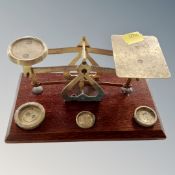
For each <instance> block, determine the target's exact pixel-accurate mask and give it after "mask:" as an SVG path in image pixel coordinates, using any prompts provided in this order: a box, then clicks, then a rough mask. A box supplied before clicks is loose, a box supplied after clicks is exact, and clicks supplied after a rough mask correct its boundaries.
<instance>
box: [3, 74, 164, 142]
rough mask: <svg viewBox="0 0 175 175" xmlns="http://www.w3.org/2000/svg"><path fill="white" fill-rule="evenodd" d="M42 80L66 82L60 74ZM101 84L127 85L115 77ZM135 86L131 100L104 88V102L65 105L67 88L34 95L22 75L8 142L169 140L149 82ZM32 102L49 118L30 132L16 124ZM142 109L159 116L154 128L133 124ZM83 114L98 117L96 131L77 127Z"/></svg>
mask: <svg viewBox="0 0 175 175" xmlns="http://www.w3.org/2000/svg"><path fill="white" fill-rule="evenodd" d="M38 78H39V80H40V81H50V80H61V79H63V77H62V76H61V75H60V74H57V73H48V74H38ZM100 80H101V81H108V82H109V81H111V82H116V83H117V82H118V83H121V82H125V81H126V79H121V78H120V79H119V78H118V77H116V76H115V75H112V74H105V75H103V76H102V78H101V79H100ZM132 85H133V88H134V91H133V93H132V94H131V95H129V96H126V95H124V94H122V93H121V89H120V88H119V87H114V86H104V85H103V86H102V88H103V89H104V92H105V97H104V98H103V100H102V101H101V102H64V100H63V98H62V96H61V90H62V88H63V87H64V85H63V84H57V85H46V86H44V92H43V93H42V94H41V95H34V94H32V86H31V84H30V81H29V79H27V78H25V77H24V76H23V75H22V76H21V78H20V82H19V89H18V92H17V98H16V101H15V105H14V109H13V110H12V116H11V119H10V122H9V127H8V131H7V135H6V138H5V141H6V142H7V143H22V142H23V143H25V142H57V141H88V140H145V139H146V140H149V139H150V140H154V139H164V138H166V136H165V134H164V131H163V128H162V126H161V122H160V119H159V114H158V112H157V110H156V107H155V105H154V102H153V99H152V97H151V94H150V91H149V89H148V86H147V83H146V81H145V80H140V81H138V82H136V81H134V82H133V83H132ZM31 101H34V102H39V103H41V104H42V105H43V106H44V108H45V110H46V117H45V120H44V122H43V123H42V124H41V125H40V126H39V127H38V128H36V129H34V130H31V131H26V130H23V129H21V128H19V127H18V126H17V125H16V124H15V122H14V112H15V110H16V109H17V108H18V107H19V106H20V105H22V104H23V103H26V102H31ZM140 105H147V106H149V107H152V108H153V109H154V110H155V111H156V112H157V115H158V121H157V122H156V124H155V125H154V126H153V127H151V128H145V127H141V126H139V125H138V124H137V123H135V121H134V120H133V115H134V110H135V108H136V107H138V106H140ZM80 111H91V112H92V113H94V114H95V116H96V123H95V125H94V126H93V127H92V128H89V129H81V128H79V127H78V126H77V124H76V120H75V119H76V115H77V114H78V113H79V112H80Z"/></svg>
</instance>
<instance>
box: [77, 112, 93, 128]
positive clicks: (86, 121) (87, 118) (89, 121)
mask: <svg viewBox="0 0 175 175" xmlns="http://www.w3.org/2000/svg"><path fill="white" fill-rule="evenodd" d="M76 123H77V125H78V126H79V127H80V128H84V129H85V128H91V127H92V126H93V125H94V123H95V115H94V114H93V113H92V112H90V111H81V112H79V113H78V114H77V116H76Z"/></svg>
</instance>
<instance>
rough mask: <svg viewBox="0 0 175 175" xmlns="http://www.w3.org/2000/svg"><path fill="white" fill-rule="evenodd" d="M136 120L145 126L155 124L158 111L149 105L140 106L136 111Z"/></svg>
mask: <svg viewBox="0 0 175 175" xmlns="http://www.w3.org/2000/svg"><path fill="white" fill-rule="evenodd" d="M134 119H135V121H136V122H137V123H138V124H139V125H141V126H145V127H150V126H153V125H154V124H155V123H156V121H157V115H156V112H155V111H154V110H153V109H152V108H150V107H148V106H139V107H138V108H136V110H135V113H134Z"/></svg>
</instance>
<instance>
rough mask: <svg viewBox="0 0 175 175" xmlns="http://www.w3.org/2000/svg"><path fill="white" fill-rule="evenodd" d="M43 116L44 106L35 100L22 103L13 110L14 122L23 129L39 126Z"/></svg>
mask: <svg viewBox="0 0 175 175" xmlns="http://www.w3.org/2000/svg"><path fill="white" fill-rule="evenodd" d="M44 118H45V109H44V107H43V106H42V105H41V104H39V103H37V102H28V103H25V104H22V105H21V106H20V107H19V108H18V109H17V110H16V111H15V117H14V119H15V123H16V124H17V125H18V126H19V127H20V128H23V129H26V130H30V129H34V128H36V127H37V126H39V125H40V124H41V123H42V121H43V120H44Z"/></svg>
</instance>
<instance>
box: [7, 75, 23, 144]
mask: <svg viewBox="0 0 175 175" xmlns="http://www.w3.org/2000/svg"><path fill="white" fill-rule="evenodd" d="M22 75H23V74H22V73H21V74H20V76H19V79H18V85H17V88H16V96H15V98H14V103H13V105H12V110H11V112H10V117H9V122H8V126H7V131H6V135H5V142H7V140H8V138H9V135H10V128H11V124H12V121H13V114H14V110H15V107H16V100H17V98H18V92H19V88H20V85H21V84H20V82H21V79H22Z"/></svg>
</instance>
